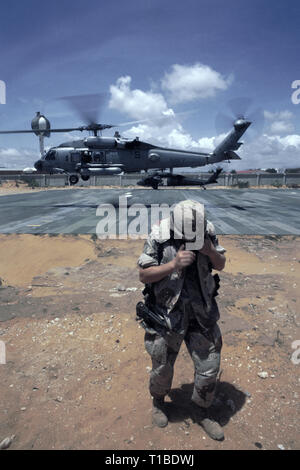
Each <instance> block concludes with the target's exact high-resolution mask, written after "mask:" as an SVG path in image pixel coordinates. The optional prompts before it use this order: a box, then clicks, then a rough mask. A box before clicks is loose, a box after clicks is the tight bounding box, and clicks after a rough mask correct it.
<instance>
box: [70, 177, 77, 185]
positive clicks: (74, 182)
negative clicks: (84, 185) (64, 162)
mask: <svg viewBox="0 0 300 470" xmlns="http://www.w3.org/2000/svg"><path fill="white" fill-rule="evenodd" d="M69 181H70V184H76V183H78V181H79V178H78V176H76V175H71V176H70V177H69Z"/></svg>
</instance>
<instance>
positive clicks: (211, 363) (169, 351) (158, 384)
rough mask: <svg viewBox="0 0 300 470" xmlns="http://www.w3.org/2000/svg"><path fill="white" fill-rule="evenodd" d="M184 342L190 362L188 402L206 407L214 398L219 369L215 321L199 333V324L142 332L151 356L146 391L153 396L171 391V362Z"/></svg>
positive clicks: (172, 362) (174, 359)
mask: <svg viewBox="0 0 300 470" xmlns="http://www.w3.org/2000/svg"><path fill="white" fill-rule="evenodd" d="M183 341H184V342H185V344H186V346H187V349H188V352H189V354H190V356H191V358H192V360H193V363H194V390H193V394H192V401H193V402H195V403H196V404H197V405H198V406H201V407H204V408H208V407H209V406H210V405H211V403H212V401H213V398H214V395H215V388H216V382H217V375H218V372H219V369H220V359H221V348H222V337H221V332H220V329H219V327H218V325H217V324H215V325H214V326H213V327H212V328H211V330H210V331H209V333H208V334H207V333H206V334H205V335H204V334H203V332H201V330H200V328H199V327H197V326H196V327H195V323H194V324H193V326H189V327H188V329H187V331H186V332H185V333H184V334H181V335H180V334H177V333H175V332H174V333H173V332H172V333H170V332H168V334H167V335H166V336H164V337H162V336H160V335H159V334H151V333H149V332H146V334H145V348H146V351H147V352H148V353H149V354H150V356H151V359H152V371H151V373H150V382H149V390H150V394H151V395H152V396H153V397H154V398H161V397H164V396H165V395H167V394H168V393H169V391H170V390H171V385H172V380H173V374H174V364H175V361H176V358H177V355H178V353H179V350H180V347H181V344H182V342H183Z"/></svg>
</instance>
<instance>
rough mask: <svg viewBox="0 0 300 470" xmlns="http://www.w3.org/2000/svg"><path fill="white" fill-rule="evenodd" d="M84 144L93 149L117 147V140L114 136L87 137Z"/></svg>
mask: <svg viewBox="0 0 300 470" xmlns="http://www.w3.org/2000/svg"><path fill="white" fill-rule="evenodd" d="M84 145H85V146H86V147H89V148H92V149H99V148H115V147H117V141H116V139H115V138H114V137H87V138H86V139H84Z"/></svg>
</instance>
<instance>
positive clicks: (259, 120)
mask: <svg viewBox="0 0 300 470" xmlns="http://www.w3.org/2000/svg"><path fill="white" fill-rule="evenodd" d="M252 104H253V99H252V98H248V97H239V98H233V99H232V100H230V101H228V103H227V106H228V108H229V110H230V112H231V114H232V117H230V116H229V115H226V114H224V113H218V114H217V116H216V120H215V127H216V131H217V133H218V134H220V133H224V132H228V131H229V130H230V128H231V127H232V126H233V125H234V122H235V121H236V120H237V119H240V118H242V119H246V120H247V121H250V122H251V126H250V127H249V129H248V130H247V133H246V134H245V135H244V137H243V139H244V140H246V141H248V142H250V141H251V140H253V139H254V138H257V136H258V135H259V134H260V133H261V131H262V129H263V127H264V113H263V110H262V109H260V108H257V109H255V110H253V111H251V112H250V113H249V112H248V110H249V108H250V110H251V107H252Z"/></svg>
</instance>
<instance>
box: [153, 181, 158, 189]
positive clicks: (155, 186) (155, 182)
mask: <svg viewBox="0 0 300 470" xmlns="http://www.w3.org/2000/svg"><path fill="white" fill-rule="evenodd" d="M152 189H158V182H157V181H154V182H153V183H152Z"/></svg>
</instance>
